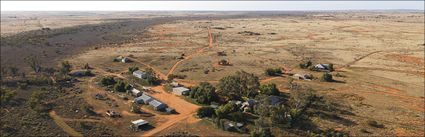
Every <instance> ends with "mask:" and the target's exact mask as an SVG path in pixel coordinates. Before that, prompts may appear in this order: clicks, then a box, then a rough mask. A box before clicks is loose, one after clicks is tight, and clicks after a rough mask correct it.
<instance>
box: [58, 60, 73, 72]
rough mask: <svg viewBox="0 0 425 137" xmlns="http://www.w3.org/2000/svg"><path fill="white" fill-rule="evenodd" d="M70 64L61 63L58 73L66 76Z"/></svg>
mask: <svg viewBox="0 0 425 137" xmlns="http://www.w3.org/2000/svg"><path fill="white" fill-rule="evenodd" d="M71 67H72V66H71V64H70V63H69V62H68V61H64V62H62V63H61V68H60V72H61V74H63V75H66V74H68V73H69V72H71Z"/></svg>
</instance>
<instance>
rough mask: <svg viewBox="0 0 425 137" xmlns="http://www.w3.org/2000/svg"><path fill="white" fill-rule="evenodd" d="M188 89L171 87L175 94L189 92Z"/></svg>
mask: <svg viewBox="0 0 425 137" xmlns="http://www.w3.org/2000/svg"><path fill="white" fill-rule="evenodd" d="M189 91H190V90H189V89H188V88H185V87H175V88H173V93H174V94H176V95H187V94H189Z"/></svg>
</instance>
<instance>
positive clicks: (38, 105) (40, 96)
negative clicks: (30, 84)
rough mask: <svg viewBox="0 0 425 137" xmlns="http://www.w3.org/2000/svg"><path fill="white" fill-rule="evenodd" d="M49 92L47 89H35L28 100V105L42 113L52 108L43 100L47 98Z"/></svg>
mask: <svg viewBox="0 0 425 137" xmlns="http://www.w3.org/2000/svg"><path fill="white" fill-rule="evenodd" d="M47 94H48V92H47V91H45V90H37V91H33V92H32V94H31V96H30V98H29V99H28V101H27V105H28V106H29V107H30V108H31V109H32V110H34V111H36V112H39V113H42V112H47V111H48V110H50V109H51V108H50V105H48V104H45V103H44V102H43V100H44V99H45V98H46V96H47Z"/></svg>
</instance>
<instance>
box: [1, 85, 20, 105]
mask: <svg viewBox="0 0 425 137" xmlns="http://www.w3.org/2000/svg"><path fill="white" fill-rule="evenodd" d="M15 96H16V92H15V91H13V90H8V89H1V90H0V102H1V104H7V103H9V101H10V100H12V98H13V97H15Z"/></svg>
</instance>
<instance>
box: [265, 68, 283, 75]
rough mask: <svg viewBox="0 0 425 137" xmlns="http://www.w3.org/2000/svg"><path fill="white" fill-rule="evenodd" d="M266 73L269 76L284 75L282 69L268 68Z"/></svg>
mask: <svg viewBox="0 0 425 137" xmlns="http://www.w3.org/2000/svg"><path fill="white" fill-rule="evenodd" d="M265 73H266V75H267V76H279V75H280V74H282V70H281V69H280V68H268V69H266V72H265Z"/></svg>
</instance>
